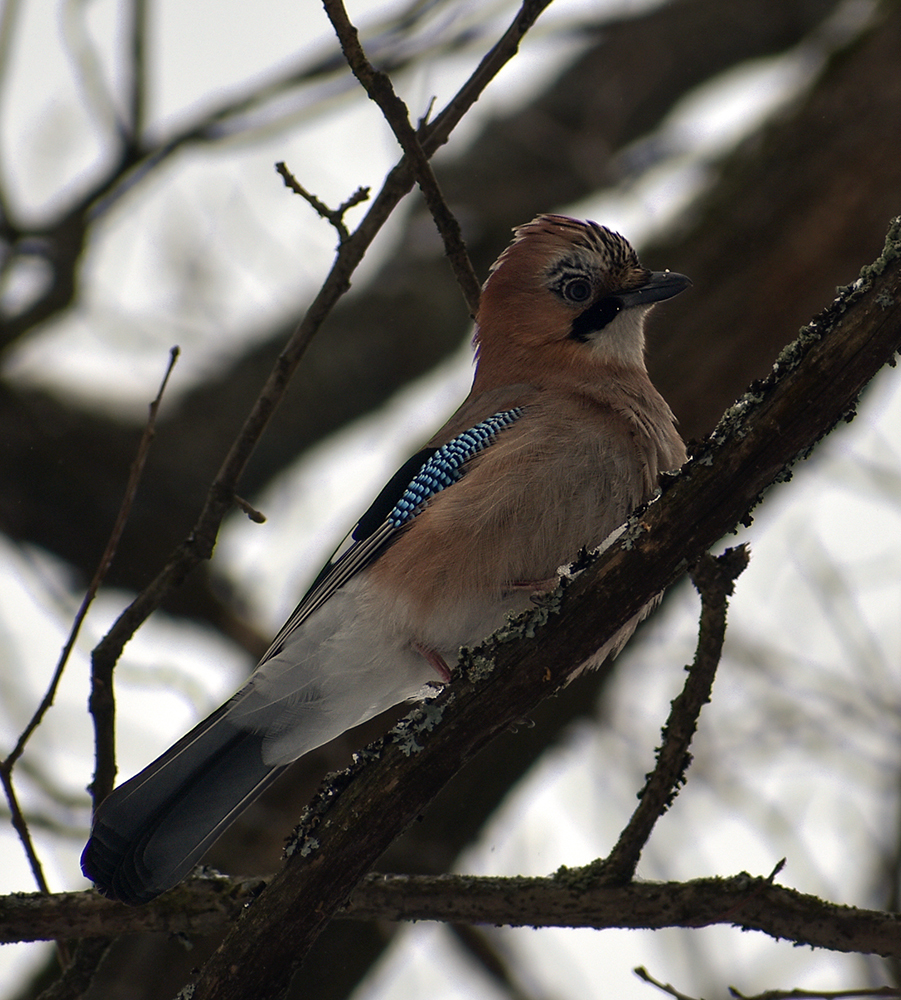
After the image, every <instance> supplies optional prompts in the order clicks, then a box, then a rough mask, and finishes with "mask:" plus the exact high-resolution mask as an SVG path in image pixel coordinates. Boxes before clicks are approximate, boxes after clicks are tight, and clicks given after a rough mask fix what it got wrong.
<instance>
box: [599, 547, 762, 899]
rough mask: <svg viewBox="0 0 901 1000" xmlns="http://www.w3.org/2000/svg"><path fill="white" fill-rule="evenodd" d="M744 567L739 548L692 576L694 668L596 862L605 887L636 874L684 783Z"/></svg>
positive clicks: (707, 558) (707, 559)
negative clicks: (616, 831)
mask: <svg viewBox="0 0 901 1000" xmlns="http://www.w3.org/2000/svg"><path fill="white" fill-rule="evenodd" d="M747 565H748V551H747V549H746V548H745V547H744V546H743V545H740V546H738V547H736V548H732V549H727V550H726V551H725V552H724V553H723V554H722V555H721V556H719V557H717V558H714V557H713V556H711V555H710V554H709V553H707V554H705V555H704V556H703V557H702V558H701V559H700V560H699V561H698V564H697V565H696V566H695V568H694V571H693V572H692V580H693V582H694V584H695V586H696V587H697V589H698V592H699V593H700V595H701V620H700V624H699V627H698V646H697V651H696V652H695V659H694V663H693V664H692V665H691V666H690V667H688V668H687V669H688V677H686V679H685V686H684V687H683V689H682V693H681V694H680V695H679V696H678V698H676V699H675V701H673V704H672V710H671V712H670V716H669V719H667V722H666V725H665V727H664V729H663V738H662V743H661V746H660V750H659V751H658V753H657V764H656V766H655V767H654V770H653V771H652V772H651V773H650V774H649V775H648V777H647V780H646V782H645V786H644V788H643V789H642V790H641V791H640V792H639V793H638V798H639V799H640V800H641V801H640V802H639V804H638V806H637V808H636V809H635V812H634V813H633V814H632V818H631V819H630V820H629V822H628V824H627V825H626V828H625V829H624V830H623V832H622V833H621V834H620V837H619V840H618V841H617V843H616V846H615V847H614V848H613V850H612V851H611V852H610V854H609V856H608V857H607V858H606V859H603V860H601V861H599V862H598V863H597V873H598V876H599V878H600V879H601V881H602V883H604V884H622V883H625V882H628V881H629V880H630V879H631V878H633V877H634V875H635V869H636V868H637V867H638V861H639V858H640V857H641V852H642V850H643V849H644V845H645V844H646V843H647V841H648V838H649V837H650V835H651V831H652V830H653V828H654V824H655V823H656V822H657V820H658V819H659V818H660V817H661V816H662V815H663V814H664V813H665V812H666V810H667V809H668V808H669V807H670V806H671V805H672V803H673V800H674V799H675V797H676V796H677V795H678V794H679V788H680V787H681V786H682V785H683V784H684V783H685V780H686V779H685V772H686V770H687V768H688V766H689V764H690V763H691V754H690V753H689V750H688V748H689V746H690V745H691V740H692V737H693V736H694V734H695V731H696V729H697V725H698V718H699V716H700V714H701V709H702V708H703V706H704V705H705V704H707V702H708V701H710V692H711V690H712V688H713V681H714V678H715V677H716V668H717V666H718V664H719V661H720V654H721V653H722V650H723V640H724V639H725V636H726V608H727V606H728V598H729V595H730V594H731V593H732V590H733V587H734V584H735V580H736V579H737V578H738V576H739V574H741V572H742V571H743V570H744V568H745V567H746V566H747Z"/></svg>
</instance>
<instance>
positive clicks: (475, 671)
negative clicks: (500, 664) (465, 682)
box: [460, 646, 496, 683]
mask: <svg viewBox="0 0 901 1000" xmlns="http://www.w3.org/2000/svg"><path fill="white" fill-rule="evenodd" d="M478 648H479V649H480V650H481V649H483V648H484V647H483V646H479V647H478ZM461 653H462V655H461V658H460V663H461V664H462V665H463V666H464V667H465V670H466V676H467V677H468V678H469V680H471V681H473V682H474V683H478V682H479V681H483V680H485V679H486V678H488V677H490V676H491V675H492V674H493V673H494V668H495V666H496V664H495V661H494V657H493V656H484V655H483V654H482V653H481V652H475V651H474V650H471V649H465V650H462V651H461Z"/></svg>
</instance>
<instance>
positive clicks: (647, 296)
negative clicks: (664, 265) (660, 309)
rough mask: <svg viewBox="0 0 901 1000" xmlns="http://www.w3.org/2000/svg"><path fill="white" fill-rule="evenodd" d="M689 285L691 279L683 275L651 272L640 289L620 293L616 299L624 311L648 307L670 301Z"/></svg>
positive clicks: (668, 272)
mask: <svg viewBox="0 0 901 1000" xmlns="http://www.w3.org/2000/svg"><path fill="white" fill-rule="evenodd" d="M690 284H691V279H690V278H686V277H685V275H684V274H677V273H676V272H675V271H651V276H650V277H649V278H648V280H647V281H646V282H645V283H644V284H643V285H642V286H641V287H640V288H635V289H633V290H632V291H631V292H620V293H618V294H617V296H616V298H618V299H619V301H620V302H622V304H623V308H624V309H629V308H631V307H632V306H649V305H652V304H653V303H654V302H663V300H664V299H671V298H672V297H673V296H674V295H678V294H679V292H684V291H685V289H686V288H688V286H689V285H690Z"/></svg>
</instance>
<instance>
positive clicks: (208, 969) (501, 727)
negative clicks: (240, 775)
mask: <svg viewBox="0 0 901 1000" xmlns="http://www.w3.org/2000/svg"><path fill="white" fill-rule="evenodd" d="M899 346H901V217H899V218H897V219H895V220H894V222H893V223H892V226H891V229H890V231H889V234H888V237H887V240H886V245H885V250H884V253H883V255H882V257H881V258H880V259H879V260H878V261H876V262H875V264H873V265H870V266H868V267H867V268H864V269H863V271H862V272H861V277H860V279H859V280H858V281H856V282H854V284H853V285H850V286H848V287H847V288H845V289H842V290H841V294H840V295H839V297H838V298H837V299H836V300H835V302H834V303H833V304H832V306H830V307H829V309H827V310H826V311H825V312H824V313H822V314H821V315H820V316H818V317H817V319H816V320H814V321H813V322H812V323H811V324H810V325H809V326H807V327H805V328H804V330H802V331H801V334H800V336H799V337H798V339H797V340H796V341H794V343H792V344H791V345H790V346H789V347H788V348H787V349H786V350H785V351H784V352H783V353H782V355H781V356H780V358H779V360H778V361H777V363H776V365H775V366H774V369H773V372H772V374H771V375H770V376H769V377H768V378H767V379H765V380H763V381H761V382H760V383H758V384H755V385H753V386H752V387H751V389H750V390H749V392H748V393H747V394H746V395H745V397H743V398H742V399H741V400H740V401H739V403H737V404H736V405H735V406H734V407H733V408H732V409H730V410H729V411H728V412H727V413H726V414H725V416H724V417H723V419H722V420H721V421H720V424H719V425H718V426H717V428H716V430H715V431H714V433H713V434H712V435H711V436H710V438H709V439H708V440H707V442H705V445H704V447H703V448H702V449H701V450H700V452H699V453H698V454H697V455H696V456H695V457H694V458H693V459H692V460H691V461H690V462H689V463H687V465H686V466H685V468H684V470H683V472H682V473H681V475H679V476H677V477H675V478H674V481H673V482H672V484H671V485H669V487H668V488H667V489H666V491H665V492H664V494H663V496H662V497H660V498H659V499H657V500H656V501H654V502H652V503H650V504H648V505H647V506H646V507H645V508H644V509H643V510H640V511H638V512H636V513H635V514H634V515H633V516H632V517H631V518H630V519H629V521H628V522H627V525H626V528H625V530H624V531H623V532H622V534H621V535H620V536H619V538H618V539H617V540H616V541H615V542H614V543H613V544H611V545H610V546H609V547H608V548H606V549H604V550H603V552H602V553H601V554H600V555H599V556H597V557H596V558H595V560H594V562H593V563H592V564H591V565H589V566H588V567H587V568H585V569H582V570H580V572H578V573H577V574H576V575H573V576H571V577H570V578H568V579H567V580H564V581H563V585H562V587H561V590H562V591H564V593H559V592H558V595H557V596H558V597H559V601H556V602H555V601H549V602H548V603H547V604H545V605H544V606H542V607H540V608H537V609H536V610H535V611H534V612H531V613H529V614H526V615H523V616H521V617H520V618H519V619H517V621H516V623H515V624H512V625H511V626H510V627H509V628H508V629H506V630H502V631H501V632H498V633H496V634H495V635H494V636H493V637H492V638H491V639H490V640H488V641H487V642H486V643H485V644H483V645H482V646H480V647H478V648H477V649H476V650H473V651H469V652H467V653H465V654H464V656H463V657H462V658H461V666H460V669H459V674H458V676H457V677H456V678H455V680H454V681H453V683H451V684H450V685H448V686H447V687H446V688H445V689H444V690H443V691H442V693H441V694H440V695H439V696H438V697H437V698H435V699H434V700H432V701H428V702H425V703H423V705H421V706H420V707H419V708H417V709H415V710H414V711H413V713H412V714H411V715H410V716H409V717H408V718H407V719H406V720H404V722H403V723H401V724H399V725H398V726H396V727H395V729H393V730H392V731H391V733H389V734H388V736H387V737H386V738H385V740H384V741H383V743H382V745H381V746H380V747H379V750H378V751H377V752H372V751H370V752H367V753H366V754H364V755H361V756H360V757H359V758H358V759H357V762H356V763H355V764H354V766H353V767H352V768H350V769H349V770H348V771H346V772H344V773H343V774H342V775H339V776H337V778H336V779H335V780H334V781H333V782H332V783H330V784H328V785H327V786H326V787H325V788H324V789H323V791H322V792H321V793H320V795H319V796H318V797H317V798H316V799H315V800H314V801H313V802H312V803H311V805H310V806H309V807H308V808H307V810H306V811H305V813H304V816H303V818H302V820H301V825H300V827H299V828H298V832H297V834H296V836H295V839H294V841H293V843H292V844H291V845H290V846H289V848H288V854H289V857H288V860H287V862H286V864H285V866H284V868H283V869H282V870H281V871H280V872H279V873H278V874H277V875H276V876H275V878H274V879H273V880H272V882H271V883H270V885H269V886H268V887H267V889H266V890H265V891H264V892H263V893H262V894H261V895H260V898H259V899H258V900H257V902H256V903H255V904H254V905H253V906H252V907H250V908H249V909H248V911H247V912H246V913H245V915H244V916H243V917H242V919H241V920H240V921H238V923H237V924H236V925H235V927H234V928H233V929H232V930H231V932H230V933H229V934H228V935H227V936H226V938H225V940H224V941H223V943H222V945H221V946H220V947H219V949H218V950H217V952H216V953H215V954H214V955H213V956H212V958H211V959H210V960H209V962H208V963H207V964H206V965H205V966H204V968H203V970H202V971H201V974H200V976H199V978H198V979H197V981H196V983H195V984H194V986H193V993H192V996H193V998H194V1000H201V998H211V997H216V998H217V1000H228V998H232V997H233V998H238V997H244V996H247V995H248V994H249V993H250V992H252V993H253V995H254V996H256V997H259V998H261V1000H264V998H269V997H277V996H280V995H281V993H282V991H283V990H284V989H285V988H286V986H287V983H288V982H289V981H290V977H291V975H292V973H293V971H294V969H296V967H297V965H298V964H299V963H300V962H301V961H302V959H303V956H304V955H305V954H306V952H307V951H308V949H309V948H310V946H311V945H312V943H313V941H314V940H315V939H316V937H317V936H318V935H319V933H320V932H321V930H322V928H323V927H324V926H325V924H326V923H327V922H328V921H329V920H330V919H331V917H332V916H333V915H334V914H335V912H336V911H337V910H338V909H339V908H340V907H341V906H342V905H343V904H344V903H345V901H346V900H347V899H348V897H349V896H350V894H351V892H352V891H353V889H354V888H355V886H356V885H357V884H358V883H359V881H360V880H361V879H362V878H363V876H364V875H365V874H366V872H367V871H368V870H369V868H370V867H371V866H372V864H373V863H374V862H375V860H376V858H378V857H379V856H380V855H381V854H382V852H383V851H384V850H385V849H386V848H387V847H388V845H389V844H390V843H391V841H392V840H393V839H394V838H395V837H396V836H397V835H398V834H399V833H400V832H401V831H402V830H403V829H405V827H406V826H407V825H408V824H409V823H411V822H413V821H414V820H415V818H416V816H417V815H418V814H419V813H420V812H421V811H422V810H424V809H425V808H426V807H427V805H428V803H429V802H430V801H431V799H432V798H433V797H434V796H435V795H436V794H437V792H438V791H439V789H441V788H442V787H443V786H444V785H445V784H446V783H447V781H449V780H450V778H451V777H452V776H453V775H454V774H455V773H456V772H457V771H458V770H459V769H460V768H461V767H462V766H463V764H465V763H466V762H467V761H468V760H470V759H471V758H472V757H473V756H474V755H475V754H476V753H477V752H478V751H479V750H480V749H481V748H482V747H484V746H485V745H486V744H487V743H489V742H490V741H491V740H492V739H493V738H494V737H495V736H497V735H499V734H500V733H502V732H504V731H506V730H507V729H508V728H509V727H510V726H511V725H513V724H515V723H516V721H517V720H519V719H522V718H525V717H527V716H528V714H529V713H530V712H531V711H532V710H533V709H534V708H535V706H536V705H537V704H538V703H539V702H540V701H541V700H542V699H543V698H545V697H547V696H549V695H550V694H552V693H554V692H555V691H557V690H559V689H560V688H561V687H562V686H564V685H565V684H566V683H567V682H568V680H569V679H570V677H571V676H572V675H573V673H574V672H575V671H576V670H577V669H578V667H579V665H580V664H581V663H583V662H584V661H585V660H586V659H587V658H588V657H589V656H590V655H591V654H592V653H593V652H594V651H595V650H596V649H598V648H599V646H601V645H602V644H603V642H605V641H606V640H607V639H608V638H609V637H610V636H612V635H613V634H615V633H616V631H618V629H619V628H621V627H622V626H623V625H624V624H625V623H626V622H627V621H628V620H629V619H630V618H631V617H632V616H633V615H634V614H635V613H636V612H637V611H638V610H639V609H640V608H642V607H643V606H644V605H645V604H646V603H647V602H648V601H649V600H650V599H652V598H653V597H654V595H655V594H658V593H660V592H661V591H662V590H664V589H665V588H666V587H668V586H669V585H670V584H672V583H673V582H674V581H675V580H676V579H678V578H679V577H680V576H681V575H682V574H683V573H684V572H685V568H686V566H687V565H690V564H691V563H692V562H694V561H695V560H697V559H698V558H699V557H700V555H701V554H702V553H703V552H704V551H705V550H706V549H707V548H708V547H709V546H711V545H712V544H714V543H715V542H716V541H717V540H718V539H719V538H721V537H722V536H723V535H724V534H725V533H726V532H728V531H731V530H734V529H735V527H736V526H737V525H738V524H739V523H741V522H746V521H747V519H748V517H749V512H750V511H751V509H752V508H753V507H754V506H755V505H756V504H757V502H758V501H759V499H760V496H761V494H762V493H763V491H764V490H766V489H767V488H768V487H769V486H771V485H772V484H773V483H775V482H777V481H780V480H784V479H786V478H788V477H789V470H790V467H791V465H792V464H793V463H794V462H795V461H797V460H798V459H799V458H801V457H805V456H806V455H807V454H809V452H810V450H811V449H812V448H813V447H814V445H815V444H816V442H817V441H818V440H820V438H822V437H823V436H824V435H825V434H826V433H828V431H829V430H830V429H831V428H832V427H833V426H835V424H836V423H837V422H838V421H840V420H841V419H842V418H844V417H846V416H847V414H848V413H849V411H850V410H851V409H852V408H853V406H854V404H855V402H856V399H857V396H858V394H859V393H860V391H861V390H862V389H863V387H864V386H865V385H866V384H867V382H868V381H869V380H870V379H871V378H872V377H873V375H874V374H875V373H876V372H877V371H878V370H879V368H880V367H882V365H883V364H885V363H887V362H891V361H892V360H893V358H894V354H895V352H896V351H897V350H898V349H899Z"/></svg>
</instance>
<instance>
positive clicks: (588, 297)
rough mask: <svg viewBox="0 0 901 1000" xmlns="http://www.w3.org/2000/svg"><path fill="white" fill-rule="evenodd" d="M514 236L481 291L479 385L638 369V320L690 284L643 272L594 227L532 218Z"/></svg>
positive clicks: (624, 247) (622, 246)
mask: <svg viewBox="0 0 901 1000" xmlns="http://www.w3.org/2000/svg"><path fill="white" fill-rule="evenodd" d="M514 234H515V235H514V240H513V243H512V244H511V245H510V246H509V247H508V248H507V249H506V250H505V251H504V252H503V253H502V254H501V256H500V257H499V258H498V260H497V261H496V263H495V264H494V265H493V267H492V268H491V273H490V275H489V277H488V280H487V282H486V283H485V286H484V288H483V290H482V299H481V303H480V305H479V312H478V316H477V317H476V320H477V328H476V337H475V343H476V348H477V352H478V357H479V369H480V370H481V374H482V379H481V381H483V383H484V382H489V383H493V384H497V383H498V382H500V383H501V384H503V383H504V382H508V383H509V382H510V381H511V380H512V381H516V382H519V381H530V380H532V379H533V378H534V375H533V374H532V371H535V372H537V371H540V370H542V369H544V370H547V369H548V368H549V367H550V368H555V369H559V368H560V367H561V366H562V367H569V366H577V367H582V368H584V367H585V366H589V367H593V366H595V365H597V364H601V365H612V366H615V367H625V368H635V367H638V368H641V369H644V318H645V315H646V314H647V311H648V309H649V308H650V307H651V306H652V305H653V304H654V303H655V302H661V301H663V300H664V299H668V298H671V297H672V296H673V295H677V294H678V293H679V292H681V291H683V290H684V289H685V288H687V287H688V286H689V285H690V284H691V282H690V281H689V279H688V278H686V277H685V276H684V275H682V274H676V273H674V272H672V271H649V270H648V269H647V268H645V267H642V265H641V263H640V261H639V260H638V255H637V254H636V253H635V251H634V250H633V249H632V246H631V245H630V244H629V242H628V241H627V240H625V239H624V238H623V237H622V236H620V235H619V233H614V232H612V231H611V230H609V229H607V228H605V227H604V226H599V225H598V224H597V223H596V222H581V221H579V220H577V219H570V218H568V217H566V216H563V215H539V216H538V217H537V218H536V219H534V220H533V221H532V222H529V223H527V224H526V225H524V226H519V227H518V228H517V229H516V230H514ZM486 368H487V369H488V371H487V372H486V371H485V369H486ZM476 377H477V380H479V374H478V373H477V376H476ZM482 387H483V388H488V385H487V384H483V386H482Z"/></svg>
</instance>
